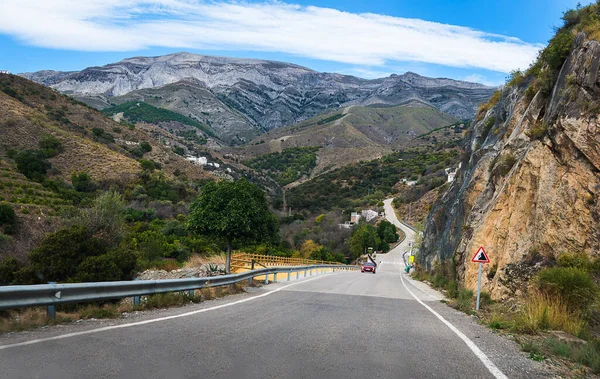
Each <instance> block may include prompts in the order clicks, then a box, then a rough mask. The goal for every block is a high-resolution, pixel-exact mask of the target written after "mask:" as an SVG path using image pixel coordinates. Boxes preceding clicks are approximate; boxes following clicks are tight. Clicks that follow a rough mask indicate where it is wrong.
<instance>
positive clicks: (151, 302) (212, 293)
mask: <svg viewBox="0 0 600 379" xmlns="http://www.w3.org/2000/svg"><path fill="white" fill-rule="evenodd" d="M246 284H247V282H241V283H238V284H233V285H230V286H222V287H212V288H202V289H198V290H196V291H194V295H189V294H188V293H187V292H170V293H164V294H156V295H151V296H145V297H142V304H141V306H139V307H134V306H133V302H132V299H124V300H123V301H121V302H120V303H119V304H104V305H94V304H89V305H86V306H81V307H78V308H77V309H76V310H73V311H69V312H56V319H55V320H50V319H48V318H47V316H46V308H26V309H23V310H18V311H7V312H0V333H8V332H16V331H22V330H28V329H35V328H39V327H42V326H46V325H54V324H62V323H67V322H72V321H75V320H81V319H83V320H88V319H107V318H119V317H121V315H122V314H123V313H124V312H132V311H135V310H139V311H143V310H149V309H157V308H169V307H176V306H183V305H186V304H190V303H200V302H202V301H206V300H212V299H218V298H221V297H225V296H227V295H233V294H237V293H241V292H244V291H245V288H246Z"/></svg>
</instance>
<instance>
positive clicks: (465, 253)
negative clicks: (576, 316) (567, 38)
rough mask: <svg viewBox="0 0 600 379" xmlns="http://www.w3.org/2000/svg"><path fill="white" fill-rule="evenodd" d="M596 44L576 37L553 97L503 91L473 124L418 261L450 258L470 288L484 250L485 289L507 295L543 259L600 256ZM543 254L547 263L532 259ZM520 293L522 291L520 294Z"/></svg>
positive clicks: (599, 53)
mask: <svg viewBox="0 0 600 379" xmlns="http://www.w3.org/2000/svg"><path fill="white" fill-rule="evenodd" d="M599 67H600V43H599V42H597V41H588V40H586V38H585V35H583V34H580V35H579V36H578V37H577V38H576V40H575V44H574V46H573V49H572V52H571V54H570V56H569V57H568V58H567V60H566V62H565V63H564V65H563V67H562V69H561V71H560V75H559V77H558V80H557V81H556V84H555V86H554V89H553V91H552V93H551V95H549V96H543V95H542V93H537V94H535V96H534V97H533V98H532V99H531V100H529V99H528V96H527V95H528V94H526V89H527V83H524V84H522V85H520V86H518V87H506V88H504V89H502V95H501V98H500V101H499V102H498V103H497V104H496V105H495V106H494V107H492V108H491V109H490V110H489V111H488V112H487V114H486V115H485V117H484V118H483V119H481V120H480V121H478V122H476V123H474V125H473V127H472V131H471V135H470V140H469V144H468V145H469V146H468V147H467V148H468V153H470V154H468V155H466V156H465V160H464V161H463V167H462V169H461V170H460V171H459V175H458V179H457V180H456V181H455V182H454V183H453V184H452V186H451V187H450V188H449V190H448V191H447V192H446V193H445V194H444V196H443V197H442V199H441V200H440V201H438V203H436V204H435V205H434V207H433V208H432V211H431V213H430V215H429V217H428V220H427V223H426V230H425V238H424V241H423V246H422V251H421V252H422V254H421V263H422V264H424V265H426V266H427V267H429V268H431V267H433V266H434V265H436V264H437V263H439V262H441V261H448V260H450V259H452V260H453V262H454V267H456V274H457V277H458V279H459V280H460V281H461V282H462V283H463V284H464V285H465V286H466V287H467V288H471V289H473V288H476V286H477V269H478V267H477V265H476V264H473V263H471V262H470V260H471V257H472V255H473V254H474V253H475V252H476V251H477V249H478V248H479V246H485V248H486V250H487V251H488V254H489V255H490V258H491V261H492V263H491V264H489V265H486V266H485V268H484V269H485V275H483V280H482V284H483V288H484V290H486V291H489V292H490V293H491V294H492V296H493V297H494V298H506V297H509V296H512V295H513V294H514V293H515V292H517V291H519V290H520V289H519V287H520V286H521V287H522V286H523V285H524V283H526V280H527V278H528V277H530V276H531V275H533V274H535V273H536V272H537V271H538V270H539V267H540V265H542V264H543V262H540V261H539V260H540V259H546V260H548V259H549V260H552V259H553V258H554V257H556V256H558V255H559V254H561V253H565V252H571V253H577V252H583V253H586V254H589V255H590V256H596V255H598V254H600V203H599V201H598V197H599V195H600V133H599V132H600V118H599V112H600V106H599V105H598V104H599V101H600V78H599ZM536 257H541V258H539V259H538V258H536ZM521 289H522V288H521Z"/></svg>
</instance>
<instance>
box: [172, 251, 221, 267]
mask: <svg viewBox="0 0 600 379" xmlns="http://www.w3.org/2000/svg"><path fill="white" fill-rule="evenodd" d="M226 260H227V255H226V254H217V255H210V256H201V255H199V254H194V255H192V256H191V257H190V258H189V259H188V260H187V261H186V262H185V263H184V264H183V267H184V268H197V267H201V266H203V265H206V264H217V265H224V264H225V262H226Z"/></svg>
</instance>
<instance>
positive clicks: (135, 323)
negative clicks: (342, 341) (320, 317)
mask: <svg viewBox="0 0 600 379" xmlns="http://www.w3.org/2000/svg"><path fill="white" fill-rule="evenodd" d="M324 276H327V275H323V276H318V277H316V278H311V279H307V280H302V281H300V282H296V283H292V284H288V285H285V286H283V287H279V288H276V289H274V290H272V291H269V292H266V293H263V294H260V295H257V296H252V297H249V298H246V299H242V300H238V301H234V302H232V303H226V304H221V305H216V306H214V307H210V308H204V309H199V310H197V311H191V312H186V313H182V314H179V315H173V316H166V317H160V318H155V319H151V320H144V321H138V322H132V323H128V324H121V325H113V326H105V327H102V328H97V329H90V330H84V331H81V332H74V333H67V334H62V335H60V336H54V337H47V338H40V339H36V340H31V341H25V342H19V343H14V344H11V345H0V350H6V349H10V348H12V347H19V346H27V345H33V344H36V343H41V342H47V341H55V340H62V339H65V338H71V337H77V336H83V335H86V334H94V333H100V332H105V331H107V330H113V329H122V328H129V327H132V326H138V325H146V324H152V323H155V322H159V321H166V320H172V319H175V318H181V317H188V316H193V315H196V314H199V313H204V312H208V311H213V310H215V309H221V308H226V307H230V306H233V305H237V304H241V303H245V302H247V301H251V300H256V299H260V298H261V297H265V296H269V295H272V294H274V293H276V292H279V291H281V290H284V289H286V288H288V287H292V286H295V285H297V284H302V283H306V282H310V281H312V280H316V279H320V278H323V277H324Z"/></svg>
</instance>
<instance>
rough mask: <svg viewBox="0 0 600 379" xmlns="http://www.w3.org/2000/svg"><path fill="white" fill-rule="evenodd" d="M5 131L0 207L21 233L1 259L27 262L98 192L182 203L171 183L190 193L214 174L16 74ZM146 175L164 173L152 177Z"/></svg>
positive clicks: (3, 96)
mask: <svg viewBox="0 0 600 379" xmlns="http://www.w3.org/2000/svg"><path fill="white" fill-rule="evenodd" d="M0 133H1V134H2V139H1V141H0V170H1V171H2V173H1V175H0V202H3V203H6V204H8V205H10V206H11V207H12V208H13V209H15V210H16V212H17V214H18V215H19V218H20V219H21V224H20V225H21V227H19V228H17V231H16V234H14V235H13V236H12V237H11V238H10V240H9V241H8V242H6V241H4V242H3V243H0V257H2V255H3V254H7V253H10V254H11V255H16V256H19V257H22V255H23V254H24V253H26V252H27V251H29V250H30V249H31V248H32V247H33V246H35V245H36V243H38V242H39V240H40V238H42V237H43V236H44V234H45V232H47V231H51V230H55V229H56V228H58V227H60V226H61V225H62V224H63V223H64V222H63V221H61V220H62V219H61V217H62V216H63V215H64V214H68V213H69V212H72V211H73V209H74V208H77V207H80V206H85V205H86V204H87V202H89V200H90V193H88V192H89V189H90V188H92V187H93V188H101V189H109V188H118V189H120V190H122V191H132V190H133V189H134V188H136V186H138V187H137V188H138V189H137V190H136V191H138V193H140V191H142V190H144V191H146V192H145V196H146V198H148V199H160V200H170V201H175V202H177V200H178V198H179V197H178V195H177V196H175V194H174V193H173V192H170V191H171V189H170V188H169V185H170V184H169V185H167V183H170V182H177V181H179V182H180V183H181V185H182V187H181V191H182V192H181V194H185V193H186V191H187V190H186V189H185V188H186V185H185V184H184V183H189V182H194V181H198V180H205V179H211V178H214V177H215V176H214V174H213V173H211V172H208V171H205V170H204V169H203V168H201V167H199V166H196V165H193V164H192V163H191V162H189V161H187V160H186V159H184V158H183V157H181V156H179V155H177V154H176V153H174V152H173V151H172V149H171V148H170V147H168V146H164V145H163V144H161V143H159V142H158V141H157V140H155V139H154V138H153V136H152V135H151V134H150V133H147V132H146V131H144V130H143V128H135V127H133V125H127V124H119V123H116V122H114V121H113V120H111V119H109V118H107V117H106V116H104V115H103V114H101V113H100V112H98V111H97V110H95V109H93V108H90V107H88V106H86V105H85V104H82V103H79V102H77V101H76V100H74V99H72V98H69V97H66V96H64V95H61V94H59V93H57V92H56V91H54V90H52V89H49V88H47V87H44V86H41V85H39V84H36V83H34V82H31V81H28V80H26V79H23V78H21V77H18V76H14V75H5V74H0ZM148 170H151V171H152V170H157V171H160V174H158V176H156V177H154V176H152V175H148ZM157 171H155V172H157ZM74 174H76V175H80V174H84V176H81V177H80V178H82V180H88V179H86V177H89V180H88V181H87V182H85V183H87V184H86V185H85V186H87V188H88V189H86V187H85V186H83V185H80V186H79V187H76V186H75V184H72V183H75V182H73V175H74ZM78 178H79V177H78ZM82 183H84V182H82ZM77 188H80V190H78V189H77Z"/></svg>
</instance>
